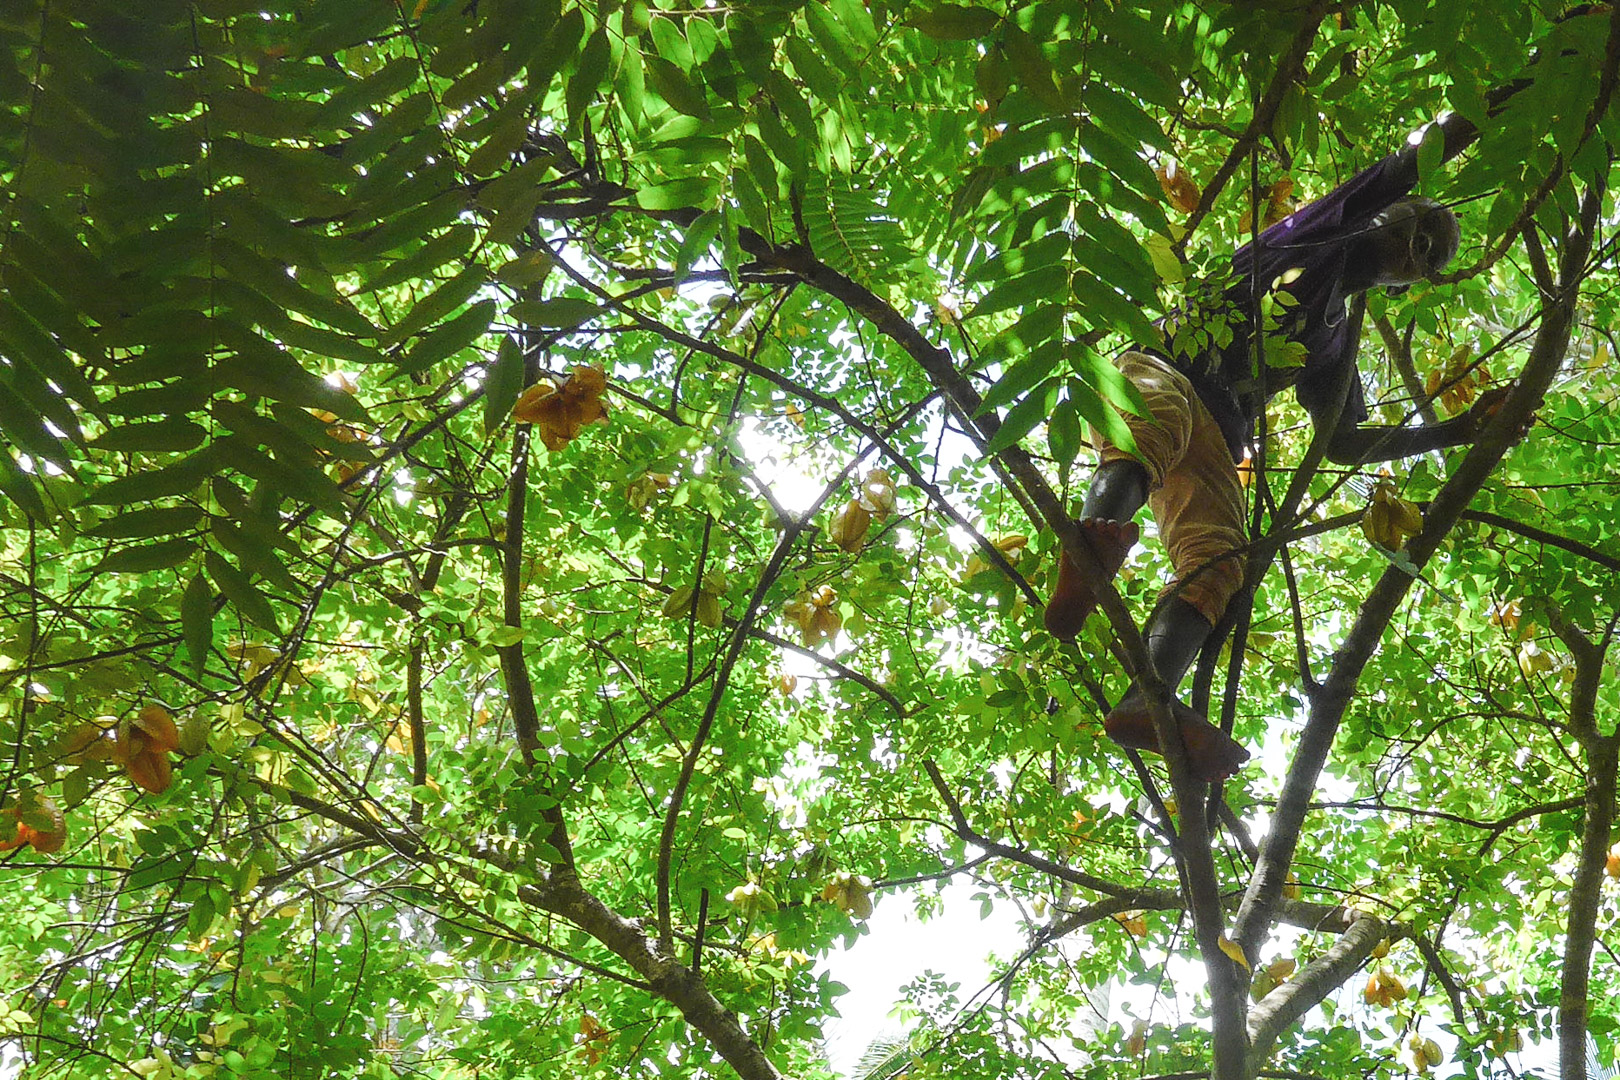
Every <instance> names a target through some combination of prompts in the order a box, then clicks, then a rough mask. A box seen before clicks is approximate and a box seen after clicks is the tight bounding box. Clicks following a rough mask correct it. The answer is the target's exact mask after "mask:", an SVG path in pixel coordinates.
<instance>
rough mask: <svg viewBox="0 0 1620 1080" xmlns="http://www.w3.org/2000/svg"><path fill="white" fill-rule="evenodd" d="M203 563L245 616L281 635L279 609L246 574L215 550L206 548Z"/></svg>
mask: <svg viewBox="0 0 1620 1080" xmlns="http://www.w3.org/2000/svg"><path fill="white" fill-rule="evenodd" d="M203 564H204V565H205V566H206V567H207V568H208V576H209V578H211V579H212V580H213V582H214V585H215V587H216V588H218V589H219V591H220V592H222V593H224V594H225V599H227V600H229V601H230V602H231V604H232V605H233V606H234V607H235V608H236V610H237V611H239V612H241V613H242V617H243V618H245V619H247V620H248V622H251V623H253V624H255V625H257V626H260V627H262V628H264V629H265V630H268V631H270V632H271V633H272V634H275V635H276V636H277V637H280V636H281V627H280V626H279V625H278V624H277V622H276V612H275V609H274V608H273V607H271V606H270V601H269V600H268V599H267V598H266V597H265V595H264V593H262V592H260V591H259V590H258V589H257V588H256V587H255V586H254V584H253V582H252V580H251V579H250V578H249V577H248V576H247V575H246V574H244V573H242V571H240V570H238V569H237V568H236V567H234V566H232V565H231V564H230V563H229V562H227V561H226V560H225V559H224V558H223V557H222V556H221V555H219V554H218V553H217V552H214V551H212V550H210V551H207V552H204V554H203Z"/></svg>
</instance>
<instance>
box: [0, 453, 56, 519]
mask: <svg viewBox="0 0 1620 1080" xmlns="http://www.w3.org/2000/svg"><path fill="white" fill-rule="evenodd" d="M0 492H3V493H4V494H5V496H6V497H7V498H8V499H10V500H11V501H12V502H14V503H16V504H17V507H18V509H20V510H21V511H22V512H23V513H25V514H27V515H28V516H29V517H31V518H33V519H34V520H35V521H40V522H43V521H47V520H49V518H50V515H49V514H48V513H46V511H45V503H44V501H43V500H42V499H40V497H39V489H37V488H36V487H34V481H33V480H32V479H31V478H30V477H29V476H28V474H27V473H25V472H23V471H22V470H21V469H19V468H18V467H17V463H16V462H15V461H13V460H12V459H11V455H10V454H9V453H7V452H6V451H5V449H4V448H0Z"/></svg>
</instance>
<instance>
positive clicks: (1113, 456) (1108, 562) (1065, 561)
mask: <svg viewBox="0 0 1620 1080" xmlns="http://www.w3.org/2000/svg"><path fill="white" fill-rule="evenodd" d="M1118 363H1119V369H1120V371H1121V372H1122V373H1123V374H1124V375H1125V377H1126V378H1128V379H1130V380H1131V382H1132V383H1133V384H1134V385H1135V386H1136V389H1137V390H1138V392H1140V393H1141V395H1142V399H1143V401H1145V402H1146V403H1147V406H1148V412H1149V414H1150V415H1149V417H1148V418H1142V417H1136V416H1126V417H1125V422H1126V424H1127V425H1128V426H1129V427H1130V429H1131V435H1132V437H1133V438H1134V439H1135V440H1136V453H1135V454H1134V455H1132V454H1127V453H1125V452H1124V451H1122V450H1120V449H1119V448H1118V447H1116V446H1114V445H1112V444H1111V443H1108V442H1106V441H1104V442H1102V443H1101V444H1100V445H1099V447H1098V458H1099V463H1098V465H1097V471H1096V473H1095V474H1094V475H1093V476H1092V480H1091V487H1090V488H1089V489H1087V491H1086V500H1085V503H1084V504H1083V506H1082V507H1081V510H1080V520H1079V521H1077V522H1075V528H1076V530H1077V531H1078V533H1079V536H1080V539H1081V541H1082V542H1083V543H1085V544H1086V545H1087V546H1088V547H1090V549H1091V553H1092V555H1093V557H1094V558H1095V559H1096V560H1097V563H1098V565H1099V566H1100V567H1101V568H1102V570H1103V573H1104V575H1105V578H1104V580H1110V581H1111V580H1113V577H1114V575H1115V574H1116V573H1118V572H1119V568H1120V567H1121V566H1123V565H1124V563H1125V558H1126V556H1127V555H1129V554H1130V551H1131V548H1132V547H1134V546H1135V544H1136V541H1137V538H1138V536H1139V535H1140V530H1139V529H1138V528H1137V525H1136V523H1135V522H1133V521H1132V520H1131V518H1132V516H1134V515H1135V513H1136V512H1137V511H1138V510H1140V509H1141V508H1142V504H1143V503H1145V502H1147V501H1148V497H1149V493H1150V492H1151V491H1152V490H1153V489H1154V488H1156V487H1158V486H1159V484H1160V483H1162V482H1163V478H1164V476H1165V475H1166V474H1167V473H1168V472H1169V471H1170V470H1171V469H1173V468H1175V466H1176V464H1177V463H1178V462H1179V461H1180V460H1181V458H1182V455H1183V454H1184V453H1185V452H1186V448H1187V441H1188V438H1189V436H1190V433H1191V428H1192V415H1191V404H1192V401H1193V400H1195V399H1192V389H1191V387H1190V385H1189V384H1188V383H1187V380H1186V379H1185V378H1184V377H1182V376H1181V375H1180V374H1178V373H1177V372H1176V371H1175V370H1174V369H1173V368H1171V367H1170V366H1169V365H1168V364H1166V363H1165V362H1164V361H1162V360H1159V359H1157V358H1156V357H1152V356H1148V355H1147V354H1145V353H1139V352H1127V353H1125V354H1123V355H1122V356H1121V357H1120V358H1119V361H1118ZM1096 590H1097V583H1096V582H1093V581H1091V580H1089V579H1088V578H1087V577H1086V575H1085V574H1084V573H1083V572H1082V571H1081V569H1080V567H1079V566H1078V565H1077V564H1076V563H1075V562H1074V561H1073V560H1072V559H1069V558H1068V557H1067V556H1063V557H1061V558H1060V559H1059V562H1058V582H1057V588H1056V589H1055V590H1054V591H1053V593H1052V599H1051V601H1050V602H1049V603H1048V604H1047V605H1046V612H1045V616H1044V621H1045V623H1046V629H1047V632H1048V633H1050V634H1051V635H1052V636H1053V637H1055V638H1060V639H1062V640H1065V641H1068V640H1072V639H1073V638H1074V637H1075V636H1076V635H1077V634H1079V633H1080V628H1081V626H1082V625H1083V624H1084V623H1085V621H1086V616H1088V615H1090V614H1091V612H1092V611H1094V610H1095V609H1096V607H1097V591H1096Z"/></svg>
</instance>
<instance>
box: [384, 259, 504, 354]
mask: <svg viewBox="0 0 1620 1080" xmlns="http://www.w3.org/2000/svg"><path fill="white" fill-rule="evenodd" d="M488 280H489V268H488V267H486V266H484V265H483V264H482V263H474V264H473V265H471V266H469V267H467V268H466V269H465V270H462V271H461V272H460V273H459V274H457V275H456V276H455V277H453V278H451V279H450V280H449V281H446V282H444V283H443V284H441V285H440V286H439V287H438V288H436V289H434V290H433V291H432V292H430V293H428V294H427V295H426V296H424V297H423V298H422V299H421V300H419V301H418V302H417V304H416V306H415V307H413V308H411V310H410V312H409V313H408V314H407V315H406V316H405V317H404V318H403V319H401V320H399V322H398V323H396V324H395V325H394V326H393V327H392V328H390V329H389V331H388V333H387V335H386V337H387V340H388V341H390V342H399V341H404V340H405V339H406V338H408V337H410V336H411V335H412V334H416V333H420V332H421V331H423V330H425V329H427V328H428V327H429V326H432V325H433V324H434V323H437V322H438V321H440V320H441V319H444V318H447V317H448V316H449V315H450V313H451V312H453V311H455V310H456V309H457V308H459V307H460V306H461V305H462V304H464V303H466V302H467V301H468V300H469V299H470V298H471V297H472V295H473V294H474V293H475V292H477V291H478V290H479V289H481V288H483V287H484V283H485V282H486V281H488Z"/></svg>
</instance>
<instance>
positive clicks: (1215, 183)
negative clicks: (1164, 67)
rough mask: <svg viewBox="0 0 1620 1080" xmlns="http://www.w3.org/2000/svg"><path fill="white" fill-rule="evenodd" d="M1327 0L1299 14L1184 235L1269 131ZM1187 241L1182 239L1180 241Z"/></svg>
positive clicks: (1315, 1)
mask: <svg viewBox="0 0 1620 1080" xmlns="http://www.w3.org/2000/svg"><path fill="white" fill-rule="evenodd" d="M1333 6H1334V5H1333V4H1332V3H1329V2H1328V0H1312V3H1311V5H1310V6H1309V7H1307V8H1306V9H1305V10H1304V12H1303V13H1302V15H1301V18H1300V25H1299V29H1298V30H1296V31H1294V39H1293V40H1292V41H1291V42H1289V43H1288V48H1287V49H1285V50H1284V51H1283V54H1282V56H1281V57H1279V58H1278V60H1277V70H1276V71H1275V72H1274V73H1273V74H1272V76H1271V83H1270V84H1269V85H1268V86H1267V87H1266V89H1265V92H1264V93H1262V94H1261V95H1260V100H1259V101H1258V102H1256V103H1255V107H1254V115H1253V116H1251V117H1250V118H1249V123H1248V126H1246V127H1245V128H1244V129H1243V133H1242V134H1241V135H1239V136H1238V137H1237V139H1236V140H1234V141H1233V143H1232V148H1231V149H1230V150H1228V151H1227V152H1226V159H1225V160H1224V161H1222V162H1221V164H1220V167H1219V168H1217V169H1216V170H1215V175H1214V176H1213V177H1211V178H1210V181H1209V183H1208V184H1206V185H1204V193H1203V195H1201V196H1200V197H1199V199H1198V206H1197V207H1196V208H1195V209H1194V210H1193V212H1192V214H1190V215H1189V216H1188V218H1187V232H1186V236H1188V237H1190V236H1192V234H1193V231H1194V230H1195V229H1197V228H1198V224H1199V222H1201V221H1203V220H1204V218H1205V217H1206V216H1208V214H1209V212H1210V210H1211V208H1213V207H1214V205H1215V200H1216V199H1217V198H1219V197H1220V194H1221V192H1222V191H1223V190H1224V189H1225V187H1226V184H1227V181H1229V180H1231V179H1232V176H1233V174H1234V173H1236V172H1237V169H1238V166H1239V165H1241V164H1242V163H1243V160H1244V159H1245V158H1246V157H1248V156H1249V153H1250V151H1252V150H1254V149H1255V148H1256V147H1257V146H1259V144H1260V140H1261V138H1262V137H1264V135H1265V133H1266V132H1268V131H1270V130H1271V127H1272V123H1273V121H1275V119H1276V117H1277V110H1278V109H1280V108H1281V107H1282V103H1283V98H1284V97H1285V96H1286V95H1287V93H1288V88H1289V87H1290V86H1293V85H1294V84H1295V83H1296V82H1298V81H1299V77H1300V75H1302V74H1303V73H1304V71H1305V59H1306V57H1307V56H1309V55H1310V52H1311V46H1312V45H1314V44H1315V43H1316V32H1317V30H1318V29H1320V28H1321V25H1322V20H1323V19H1324V18H1326V17H1327V14H1328V12H1329V11H1330V10H1332V8H1333ZM1185 243H1186V240H1185V238H1183V240H1182V244H1183V245H1185Z"/></svg>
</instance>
